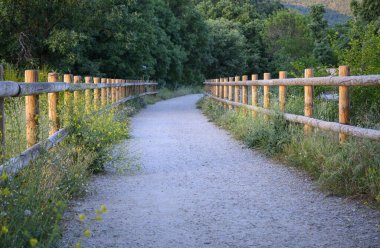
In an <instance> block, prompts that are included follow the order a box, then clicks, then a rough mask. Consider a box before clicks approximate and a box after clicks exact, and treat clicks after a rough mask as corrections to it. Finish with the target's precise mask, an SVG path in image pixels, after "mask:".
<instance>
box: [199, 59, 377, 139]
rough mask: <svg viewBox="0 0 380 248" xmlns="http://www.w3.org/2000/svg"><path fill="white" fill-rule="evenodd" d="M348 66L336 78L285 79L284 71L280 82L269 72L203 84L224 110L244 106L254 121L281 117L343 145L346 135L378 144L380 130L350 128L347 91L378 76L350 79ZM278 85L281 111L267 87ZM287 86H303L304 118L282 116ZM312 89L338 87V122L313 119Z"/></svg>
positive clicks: (308, 74) (307, 75)
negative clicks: (320, 131)
mask: <svg viewBox="0 0 380 248" xmlns="http://www.w3.org/2000/svg"><path fill="white" fill-rule="evenodd" d="M349 74H350V70H349V67H348V66H340V67H339V77H333V76H330V77H313V69H306V70H305V78H287V72H285V71H281V72H280V73H279V79H271V75H270V73H264V79H263V80H258V75H257V74H254V75H252V79H251V80H248V77H247V76H243V77H242V79H241V78H240V77H239V76H236V77H235V78H233V77H229V78H220V79H211V80H207V81H206V82H204V84H205V86H206V95H207V96H209V97H210V98H212V99H215V100H216V101H219V102H221V103H222V104H223V106H224V107H225V108H227V107H229V108H230V109H232V108H233V106H235V107H243V108H245V109H250V110H252V116H253V118H255V117H256V116H257V113H262V114H264V116H265V118H268V116H274V115H280V116H282V117H283V118H284V119H286V120H288V121H291V122H295V123H301V124H304V131H305V133H306V134H307V133H310V132H311V131H312V129H313V127H315V128H319V129H323V130H328V131H333V132H338V133H339V140H340V142H341V143H344V142H345V141H346V139H347V135H352V136H357V137H362V138H368V139H372V140H377V141H380V130H374V129H366V128H361V127H356V126H351V125H349V114H350V96H349V88H350V87H355V86H380V75H370V76H350V75H349ZM249 86H250V87H251V101H252V102H251V104H248V99H249V94H248V92H249V91H248V87H249ZM259 86H262V87H263V107H259V106H258V87H259ZM273 86H278V87H279V89H278V92H279V93H278V98H279V99H278V101H279V109H280V111H279V112H278V111H274V110H271V109H270V103H271V94H270V87H273ZM288 86H303V87H304V100H305V103H304V115H303V116H302V115H295V114H289V113H285V107H286V90H287V87H288ZM314 86H338V87H339V123H336V122H328V121H323V120H318V119H315V118H312V117H313V105H314V101H313V87H314Z"/></svg>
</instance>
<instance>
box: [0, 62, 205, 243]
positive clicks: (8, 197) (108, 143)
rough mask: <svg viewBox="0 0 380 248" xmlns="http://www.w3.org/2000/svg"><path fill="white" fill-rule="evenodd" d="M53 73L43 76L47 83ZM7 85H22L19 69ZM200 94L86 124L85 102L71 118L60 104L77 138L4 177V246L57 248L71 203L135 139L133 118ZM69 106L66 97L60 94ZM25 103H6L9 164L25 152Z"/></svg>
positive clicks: (0, 206) (45, 125)
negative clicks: (120, 146) (126, 142)
mask: <svg viewBox="0 0 380 248" xmlns="http://www.w3.org/2000/svg"><path fill="white" fill-rule="evenodd" d="M47 71H48V70H47V69H46V70H42V71H41V72H40V77H41V80H43V79H44V78H43V76H44V75H47ZM6 79H8V80H13V81H22V80H23V79H22V77H21V76H20V73H19V72H18V71H16V70H15V69H14V68H8V70H6ZM200 91H201V89H200V88H198V89H195V88H193V87H183V88H178V89H176V90H169V89H167V88H164V89H160V93H159V94H157V95H156V96H149V97H145V98H144V100H141V99H139V100H135V101H132V102H127V103H126V104H123V105H121V106H119V107H117V108H114V109H113V110H111V111H108V112H106V113H104V114H102V115H97V114H91V115H89V116H86V117H85V118H83V116H82V113H84V112H85V102H84V99H83V94H82V96H81V101H80V102H79V104H78V105H77V106H75V108H74V109H72V112H71V113H70V115H69V116H67V115H65V114H64V113H65V111H64V106H63V104H60V106H59V110H58V111H59V115H60V116H61V117H63V119H62V122H65V123H66V122H68V123H69V124H67V123H66V126H67V127H69V128H70V129H71V134H70V135H69V137H68V138H66V139H65V140H64V141H63V142H62V143H60V144H59V145H58V146H57V147H55V148H54V149H52V150H51V151H49V152H45V153H44V154H43V155H42V156H40V158H39V159H38V160H37V161H35V162H33V163H31V164H30V166H28V167H27V168H26V169H24V170H22V171H21V172H20V173H19V174H18V175H17V176H16V177H14V178H9V177H8V175H6V174H3V175H1V177H0V216H1V218H0V246H1V247H33V246H35V247H51V246H54V245H55V243H56V241H57V240H58V239H59V238H60V221H61V218H62V215H63V212H64V211H65V209H66V205H67V203H68V202H69V201H70V200H72V199H73V198H77V197H81V196H83V195H84V194H85V192H86V187H87V182H88V179H89V178H90V177H91V175H92V174H93V173H99V172H103V171H104V165H105V164H107V163H109V164H112V163H113V162H114V161H113V160H117V159H118V158H115V157H112V154H113V153H112V147H113V146H114V145H115V144H117V143H118V142H120V141H121V140H124V139H127V138H128V137H129V130H128V121H129V117H130V116H131V115H132V114H134V113H135V112H137V111H138V110H139V109H140V108H142V107H144V106H145V104H151V103H154V102H157V101H159V100H165V99H169V98H173V97H177V96H182V95H187V94H192V93H199V92H200ZM59 100H60V102H61V103H62V102H63V94H60V99H59ZM47 108H48V106H47V96H46V95H41V96H40V116H39V117H38V118H39V139H40V140H43V139H46V138H47V135H48V129H49V121H48V118H47V116H48V115H47ZM24 111H25V100H24V98H9V99H6V114H7V123H6V124H7V136H6V139H7V140H6V141H7V147H6V150H5V151H3V154H5V156H4V157H3V158H2V160H3V161H6V160H7V159H9V158H11V157H13V156H16V155H18V154H20V153H21V152H22V151H24V150H25V149H26V146H25V129H24V128H25V116H24Z"/></svg>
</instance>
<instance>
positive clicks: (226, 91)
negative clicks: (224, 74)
mask: <svg viewBox="0 0 380 248" xmlns="http://www.w3.org/2000/svg"><path fill="white" fill-rule="evenodd" d="M224 82H225V83H227V82H228V78H224ZM223 98H224V99H225V100H228V86H227V85H224V86H223ZM227 108H228V104H227V103H226V104H224V109H227Z"/></svg>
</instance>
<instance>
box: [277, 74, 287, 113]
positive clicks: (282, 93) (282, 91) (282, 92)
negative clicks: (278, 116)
mask: <svg viewBox="0 0 380 248" xmlns="http://www.w3.org/2000/svg"><path fill="white" fill-rule="evenodd" d="M287 77H288V73H287V72H286V71H280V73H279V78H280V79H285V78H287ZM278 97H279V103H280V111H281V112H285V103H286V86H285V85H280V86H278Z"/></svg>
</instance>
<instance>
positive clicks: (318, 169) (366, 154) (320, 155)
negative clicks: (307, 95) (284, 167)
mask: <svg viewBox="0 0 380 248" xmlns="http://www.w3.org/2000/svg"><path fill="white" fill-rule="evenodd" d="M301 100H302V99H301ZM296 102H297V101H296ZM199 105H200V107H201V109H202V110H203V112H204V113H205V114H206V115H207V116H208V117H209V118H210V119H211V120H212V121H214V122H215V123H216V124H217V125H219V126H221V127H223V128H225V129H227V130H229V131H230V132H231V133H232V134H233V135H234V137H235V138H237V139H240V140H242V141H243V142H244V143H245V144H246V145H247V146H249V147H251V148H254V149H259V150H261V151H263V152H264V153H265V154H268V155H271V156H274V157H276V158H278V159H280V160H282V161H284V162H286V163H288V164H289V165H291V166H296V167H300V168H303V169H304V170H306V171H307V172H308V173H309V174H310V175H311V176H312V177H313V178H314V179H315V180H317V182H318V184H319V185H320V186H321V187H322V188H323V189H326V190H328V191H330V192H331V193H334V194H338V195H365V196H366V197H367V199H370V200H373V201H375V199H376V198H377V197H378V196H379V195H380V184H379V182H380V156H379V154H378V152H377V151H378V150H379V149H380V144H379V143H378V142H372V141H368V140H365V139H359V138H358V139H356V138H350V140H349V142H347V143H345V144H344V145H340V144H339V141H338V138H337V136H336V134H332V133H328V132H322V131H315V132H314V133H313V134H311V135H309V136H304V133H303V128H302V126H300V125H297V124H290V123H288V122H286V121H284V120H282V119H281V118H279V117H277V118H271V119H270V120H269V122H268V121H265V120H264V118H263V116H262V115H258V118H257V119H255V120H252V117H251V116H250V115H247V114H246V113H245V112H243V111H240V110H237V111H225V110H223V109H222V108H221V107H220V105H219V104H217V103H215V102H214V101H213V100H208V99H204V100H202V101H201V102H200V103H199ZM290 108H293V107H292V106H290ZM317 115H319V114H318V113H317ZM320 117H321V116H319V117H318V118H320ZM358 147H360V149H358ZM377 204H378V203H377Z"/></svg>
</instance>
